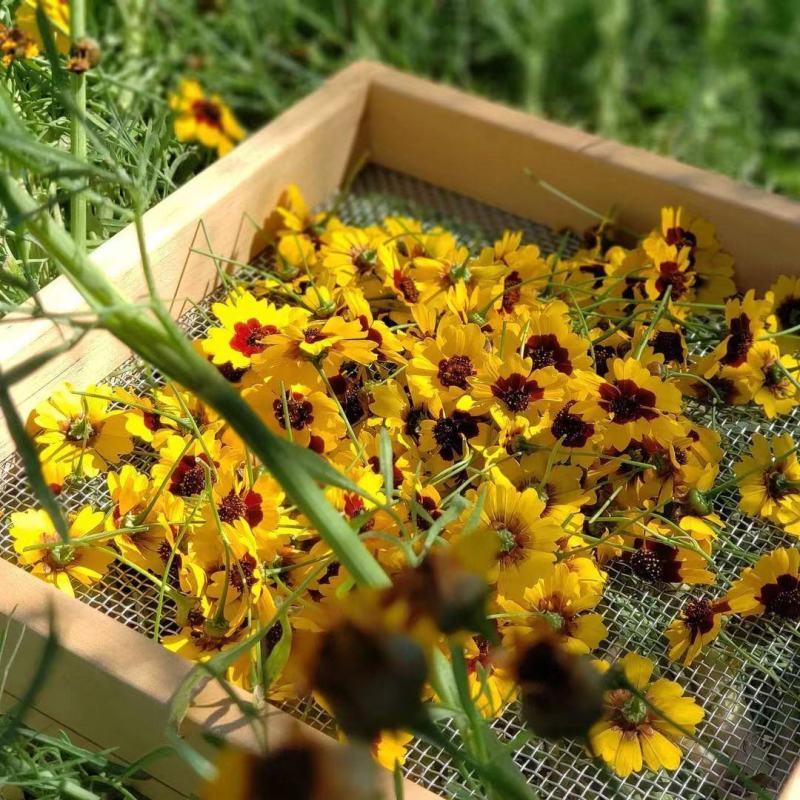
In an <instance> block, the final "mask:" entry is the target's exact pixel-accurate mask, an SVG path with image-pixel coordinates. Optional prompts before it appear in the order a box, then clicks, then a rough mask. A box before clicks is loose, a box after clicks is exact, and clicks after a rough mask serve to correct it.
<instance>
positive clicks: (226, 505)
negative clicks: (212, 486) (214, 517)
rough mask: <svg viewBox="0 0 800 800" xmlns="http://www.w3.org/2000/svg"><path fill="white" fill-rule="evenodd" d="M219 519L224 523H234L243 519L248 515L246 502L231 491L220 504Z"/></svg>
mask: <svg viewBox="0 0 800 800" xmlns="http://www.w3.org/2000/svg"><path fill="white" fill-rule="evenodd" d="M218 513H219V518H220V520H222V522H229V523H230V522H234V521H235V520H237V519H241V518H242V517H244V515H245V514H246V513H247V506H245V504H244V500H242V498H241V497H240V496H239V495H238V494H236V492H235V491H234V490H233V489H231V490H230V492H228V494H226V495H225V497H223V498H222V500H220V502H219V509H218Z"/></svg>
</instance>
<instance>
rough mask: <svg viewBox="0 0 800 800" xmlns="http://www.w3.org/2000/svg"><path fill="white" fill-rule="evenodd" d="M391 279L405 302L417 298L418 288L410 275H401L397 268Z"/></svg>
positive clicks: (412, 301) (413, 300) (411, 301)
mask: <svg viewBox="0 0 800 800" xmlns="http://www.w3.org/2000/svg"><path fill="white" fill-rule="evenodd" d="M393 280H394V288H395V289H397V291H398V292H400V294H402V295H403V299H404V300H405V301H406V302H407V303H416V302H417V301H418V300H419V289H417V285H416V284H415V283H414V279H413V278H412V277H411V276H409V275H403V273H402V272H400V270H399V269H396V270H395V271H394V275H393Z"/></svg>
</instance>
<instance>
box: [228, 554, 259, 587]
mask: <svg viewBox="0 0 800 800" xmlns="http://www.w3.org/2000/svg"><path fill="white" fill-rule="evenodd" d="M257 566H258V563H257V562H256V560H255V558H253V556H251V555H250V553H245V554H244V555H243V556H242V557H241V558H240V559H239V563H238V564H233V565H232V566H231V571H230V582H231V586H234V587H236V589H238V590H239V591H240V592H241V591H242V589H243V588H244V586H245V584H246V585H247V586H253V584H254V583H255V582H256V580H257V578H256V574H255V572H256V567H257Z"/></svg>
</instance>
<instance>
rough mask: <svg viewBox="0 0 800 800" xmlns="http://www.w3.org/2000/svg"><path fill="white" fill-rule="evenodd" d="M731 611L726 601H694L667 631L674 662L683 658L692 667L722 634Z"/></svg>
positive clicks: (682, 661) (671, 657)
mask: <svg viewBox="0 0 800 800" xmlns="http://www.w3.org/2000/svg"><path fill="white" fill-rule="evenodd" d="M730 613H731V610H730V606H729V604H728V602H727V601H726V600H716V601H711V600H706V599H705V598H701V599H700V600H690V601H689V602H688V603H687V604H686V605H685V606H684V607H683V610H682V611H681V613H680V616H678V617H677V618H676V619H674V620H673V621H672V622H671V623H670V624H669V627H668V628H667V630H666V631H665V632H664V635H665V636H666V637H667V639H668V640H669V658H670V661H680V662H681V663H682V664H683V665H684V666H685V667H688V666H689V665H690V664H691V663H692V662H693V661H694V660H695V659H696V658H697V656H698V655H700V652H701V651H702V649H703V648H704V647H705V646H706V645H707V644H709V643H710V642H713V641H714V639H716V638H717V636H719V632H720V631H721V630H722V619H723V617H724V616H725V615H726V614H730Z"/></svg>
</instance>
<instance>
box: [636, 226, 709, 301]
mask: <svg viewBox="0 0 800 800" xmlns="http://www.w3.org/2000/svg"><path fill="white" fill-rule="evenodd" d="M644 248H645V252H646V253H647V257H648V258H649V259H650V261H651V263H652V265H651V266H649V267H646V268H645V269H643V270H641V271H640V273H639V274H640V275H641V276H642V277H643V278H645V284H644V288H645V294H646V296H647V297H648V298H650V299H651V300H660V299H661V298H662V297H664V295H665V293H666V291H667V289H669V290H670V293H669V299H670V302H673V303H674V302H677V301H681V300H682V301H688V300H691V299H693V297H694V291H693V287H694V283H695V275H694V273H693V272H692V270H691V268H690V264H689V250H688V248H685V247H676V246H675V245H670V244H667V243H666V242H665V241H664V240H663V239H659V240H657V241H655V242H649V241H645V243H644Z"/></svg>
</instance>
